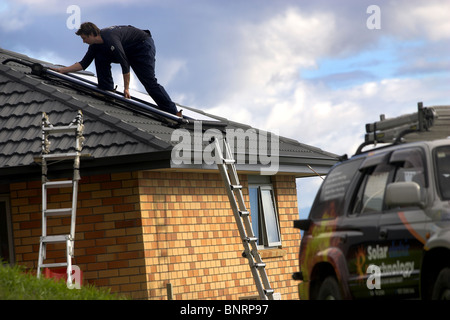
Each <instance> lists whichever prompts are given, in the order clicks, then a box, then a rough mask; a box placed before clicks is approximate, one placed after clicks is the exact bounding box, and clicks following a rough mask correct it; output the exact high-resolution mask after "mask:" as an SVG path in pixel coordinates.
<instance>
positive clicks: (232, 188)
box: [230, 184, 242, 190]
mask: <svg viewBox="0 0 450 320" xmlns="http://www.w3.org/2000/svg"><path fill="white" fill-rule="evenodd" d="M230 188H231V190H234V189H236V190H239V189H242V186H241V185H240V184H237V185H232V184H231V185H230Z"/></svg>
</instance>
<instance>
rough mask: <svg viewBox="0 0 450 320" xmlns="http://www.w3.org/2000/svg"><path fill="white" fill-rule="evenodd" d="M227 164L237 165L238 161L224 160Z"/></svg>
mask: <svg viewBox="0 0 450 320" xmlns="http://www.w3.org/2000/svg"><path fill="white" fill-rule="evenodd" d="M222 160H223V163H225V164H235V163H236V160H234V159H222Z"/></svg>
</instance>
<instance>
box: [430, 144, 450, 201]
mask: <svg viewBox="0 0 450 320" xmlns="http://www.w3.org/2000/svg"><path fill="white" fill-rule="evenodd" d="M434 157H435V162H436V174H437V177H438V184H439V191H440V194H441V197H442V199H443V200H450V146H445V147H441V148H438V149H437V150H436V152H435V154H434Z"/></svg>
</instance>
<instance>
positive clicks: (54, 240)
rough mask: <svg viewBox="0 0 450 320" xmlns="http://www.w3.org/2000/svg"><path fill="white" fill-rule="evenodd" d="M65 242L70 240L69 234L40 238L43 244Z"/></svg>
mask: <svg viewBox="0 0 450 320" xmlns="http://www.w3.org/2000/svg"><path fill="white" fill-rule="evenodd" d="M67 240H71V237H70V234H61V235H57V236H42V237H41V242H44V243H60V242H66V241H67Z"/></svg>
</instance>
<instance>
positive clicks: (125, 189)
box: [10, 171, 300, 300]
mask: <svg viewBox="0 0 450 320" xmlns="http://www.w3.org/2000/svg"><path fill="white" fill-rule="evenodd" d="M240 179H241V183H242V184H243V185H244V187H246V183H247V182H246V181H247V180H246V176H240ZM273 186H274V189H275V193H276V201H277V205H278V211H279V216H280V228H281V235H282V243H283V247H282V248H281V249H279V250H265V251H262V252H261V254H262V256H263V260H264V261H265V262H266V263H267V267H266V270H267V273H268V275H269V280H270V282H271V285H272V287H273V288H274V289H275V291H276V292H280V293H281V295H282V299H296V298H297V291H296V282H295V281H293V280H291V274H292V273H293V272H294V271H295V270H296V269H297V252H298V245H299V241H300V236H299V234H298V232H297V231H296V230H295V229H293V228H292V221H293V220H295V219H297V218H298V209H297V197H296V190H295V178H294V177H292V176H276V177H273ZM50 191H51V192H50V195H49V197H50V202H51V203H53V204H52V206H53V207H57V206H61V207H65V206H69V205H70V199H71V198H70V197H71V189H70V188H69V189H60V190H57V189H55V190H50ZM246 192H247V189H246V188H244V193H245V194H244V195H245V197H246V199H248V194H247V193H246ZM10 195H11V212H12V221H13V229H14V230H13V232H14V244H15V256H16V262H17V263H19V264H23V265H26V266H28V267H30V268H36V265H37V259H38V252H39V236H40V235H41V212H40V210H41V201H42V200H41V184H40V182H39V181H37V182H28V183H14V184H11V185H10ZM69 223H70V222H69V219H68V218H55V219H54V221H52V222H51V223H50V224H49V225H50V228H49V230H50V232H56V233H64V232H66V231H64V230H65V229H64V228H67V226H68V225H69ZM76 230H77V232H76V241H75V259H74V263H75V264H76V265H78V266H79V267H80V269H81V270H82V271H83V277H84V280H85V282H89V283H92V284H95V285H97V286H105V287H110V288H112V291H113V292H123V293H126V294H129V295H130V296H132V297H133V298H136V299H146V298H149V299H167V285H168V284H170V285H171V286H172V292H173V298H174V299H184V300H186V299H238V298H241V297H249V296H255V295H257V292H256V287H255V285H254V282H253V278H252V277H251V273H250V271H249V267H248V263H247V260H246V259H244V258H242V257H241V253H242V251H243V247H242V245H241V242H240V238H239V233H238V231H237V228H236V224H235V221H234V216H233V213H232V211H231V210H230V206H229V202H228V198H227V196H226V193H225V189H224V186H223V181H222V180H221V179H220V176H219V174H207V173H180V172H154V171H145V172H133V173H130V172H125V173H120V174H110V175H109V174H107V175H97V176H91V177H83V178H82V181H81V183H80V190H79V195H78V214H77V226H76ZM62 248H64V247H62ZM50 249H51V248H50ZM54 249H55V250H49V253H48V257H49V258H52V261H59V260H61V259H62V260H64V251H63V250H56V249H58V247H55V248H54ZM47 262H51V261H50V260H47Z"/></svg>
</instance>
